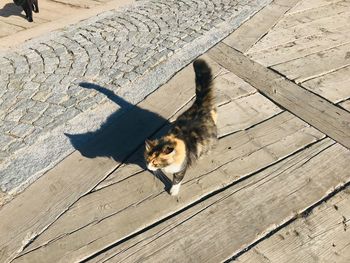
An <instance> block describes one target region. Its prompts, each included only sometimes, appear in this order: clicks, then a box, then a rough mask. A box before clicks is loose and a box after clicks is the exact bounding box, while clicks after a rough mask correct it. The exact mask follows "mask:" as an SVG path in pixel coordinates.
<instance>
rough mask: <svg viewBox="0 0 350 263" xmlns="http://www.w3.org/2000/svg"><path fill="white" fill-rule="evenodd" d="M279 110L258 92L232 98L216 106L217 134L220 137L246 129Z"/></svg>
mask: <svg viewBox="0 0 350 263" xmlns="http://www.w3.org/2000/svg"><path fill="white" fill-rule="evenodd" d="M281 111H282V110H281V109H280V108H279V107H278V106H276V104H274V103H273V102H271V101H270V100H268V99H266V98H265V97H264V96H262V95H261V94H258V93H256V94H253V95H250V96H248V97H243V98H240V99H237V100H234V101H232V102H230V103H227V104H225V105H222V106H221V107H219V108H218V134H219V136H220V137H221V136H224V135H227V134H230V133H232V132H237V131H240V130H244V129H247V128H249V127H250V126H252V125H254V124H256V123H259V122H261V121H263V120H265V119H268V118H271V117H272V116H274V115H276V114H277V113H280V112H281Z"/></svg>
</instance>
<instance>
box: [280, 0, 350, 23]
mask: <svg viewBox="0 0 350 263" xmlns="http://www.w3.org/2000/svg"><path fill="white" fill-rule="evenodd" d="M349 8H350V2H349V0H343V1H338V2H333V3H330V4H329V5H323V6H322V5H321V6H318V7H315V8H312V9H308V10H305V11H303V12H298V13H294V14H288V15H284V16H283V18H282V19H281V20H280V21H279V22H278V23H277V24H276V26H275V27H274V30H278V29H280V28H289V27H293V26H297V25H300V24H304V23H309V22H312V21H315V20H318V19H323V18H326V17H330V16H335V15H338V14H341V13H344V12H347V11H349V10H350V9H349Z"/></svg>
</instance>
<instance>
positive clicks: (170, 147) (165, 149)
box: [163, 146, 174, 155]
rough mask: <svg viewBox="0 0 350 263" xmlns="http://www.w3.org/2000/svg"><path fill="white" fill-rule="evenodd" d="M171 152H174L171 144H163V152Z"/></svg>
mask: <svg viewBox="0 0 350 263" xmlns="http://www.w3.org/2000/svg"><path fill="white" fill-rule="evenodd" d="M172 152H174V147H172V146H165V148H164V149H163V153H164V154H166V155H168V154H171V153H172Z"/></svg>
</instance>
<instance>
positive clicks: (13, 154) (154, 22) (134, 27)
mask: <svg viewBox="0 0 350 263" xmlns="http://www.w3.org/2000/svg"><path fill="white" fill-rule="evenodd" d="M268 2H270V1H268V0H261V1H249V0H242V1H237V0H236V1H227V0H211V1H208V0H182V1H179V0H167V1H163V0H150V1H137V2H136V4H135V5H134V6H129V7H126V8H124V9H121V10H115V11H109V12H106V13H103V14H102V15H100V16H98V17H95V18H91V19H89V20H87V21H83V22H81V23H79V24H77V25H74V26H71V27H68V28H66V29H65V30H63V31H62V32H58V33H52V34H50V35H48V36H45V37H42V38H40V39H37V40H33V41H30V42H28V43H27V44H25V45H23V46H22V47H21V48H20V49H18V50H16V51H12V52H7V53H3V54H0V187H1V190H2V191H3V192H9V191H11V190H13V189H15V188H18V186H19V185H21V184H23V183H24V182H25V181H27V182H29V181H30V180H34V179H33V178H37V177H38V175H39V174H40V173H42V172H43V171H44V170H45V169H47V168H48V167H49V166H50V165H51V164H53V163H55V161H56V162H57V160H59V159H62V158H63V157H64V156H65V155H67V154H68V153H69V152H71V151H72V150H73V149H72V147H69V141H68V140H67V139H65V140H64V139H62V138H64V136H63V137H62V135H63V132H64V131H67V130H69V127H68V126H67V123H72V120H77V122H79V121H80V122H81V121H82V120H83V113H84V112H87V111H89V112H93V111H94V109H98V108H99V109H103V107H102V108H100V107H101V106H103V105H106V103H108V102H107V101H108V99H107V98H105V96H104V94H101V93H98V92H97V91H96V90H93V89H85V88H83V87H81V86H79V83H81V82H92V83H96V84H98V85H101V86H104V87H108V88H109V89H111V90H112V91H113V92H115V93H116V94H118V95H120V96H121V97H123V98H124V99H127V100H128V101H131V102H132V103H137V102H138V101H140V100H142V99H143V98H144V97H145V96H146V95H147V94H148V93H150V92H152V91H153V90H154V89H155V88H157V87H158V86H159V85H160V84H162V83H161V82H164V81H166V79H168V78H169V77H170V76H171V75H172V74H174V73H175V72H176V71H177V70H179V69H180V68H181V67H183V66H185V65H186V64H187V63H189V62H190V61H191V60H192V59H193V58H194V57H196V56H198V55H200V54H201V53H203V52H204V51H205V50H206V49H208V48H210V47H211V46H212V45H214V44H215V43H217V42H218V41H219V40H221V39H222V38H223V37H225V36H226V35H227V34H229V33H230V32H231V31H232V30H234V29H235V28H236V27H237V26H238V25H239V24H240V23H242V21H243V20H245V19H247V18H249V17H250V16H251V15H252V14H254V13H255V12H256V11H258V10H260V9H261V7H263V6H265V5H266V4H267V3H268ZM171 61H173V62H171ZM174 61H177V62H176V63H175V62H174ZM169 63H170V64H171V63H173V65H175V64H176V68H174V67H173V68H171V65H170V64H169ZM174 63H175V64H174ZM169 65H170V66H169ZM169 67H170V68H169ZM152 72H153V73H152ZM152 74H153V75H152ZM158 75H164V76H161V78H159V76H158ZM144 76H148V77H147V78H148V79H151V80H152V78H153V79H154V78H155V79H156V80H153V82H152V81H151V82H152V83H151V82H150V80H149V83H151V84H149V85H147V86H145V84H144V83H147V81H146V82H144V80H142V82H140V79H142V78H143V77H144ZM152 76H153V77H152ZM137 81H139V83H140V85H138V86H137V85H134V83H137ZM141 84H144V85H141ZM126 87H127V88H126ZM115 109H116V108H115V107H114V108H113V110H115ZM97 112H98V111H97ZM100 112H101V111H100ZM106 114H108V110H107V111H106ZM80 116H82V117H81V118H80ZM105 117H107V116H104V117H103V118H102V117H101V119H99V120H97V119H96V120H93V121H96V122H95V124H94V125H97V124H98V125H99V124H100V123H99V122H103V120H104V118H105ZM90 120H91V115H90ZM80 125H81V130H84V129H85V130H86V129H90V128H96V127H95V126H93V125H92V126H89V125H87V126H86V127H84V122H83V123H82V124H80ZM58 127H64V128H62V129H58ZM97 127H98V126H97ZM55 129H58V131H59V132H56V133H55V132H54V131H55ZM78 130H79V129H78ZM62 131H63V132H62ZM58 134H59V135H58ZM59 136H61V137H62V138H61V137H59ZM40 138H45V142H46V143H48V140H49V139H50V140H51V141H55V143H56V144H51V145H50V146H47V147H46V148H45V147H44V148H43V147H42V146H43V144H42V143H43V142H44V141H43V139H40ZM40 140H41V144H37V143H39V141H40ZM60 140H63V141H60ZM36 144H37V146H36V147H37V148H35V147H34V145H36ZM62 145H68V146H67V147H66V148H64V147H63V146H62ZM55 147H57V148H60V149H61V150H59V151H58V153H57V154H54V153H52V152H51V150H52V149H53V148H55ZM62 147H63V148H62ZM39 149H42V152H40V151H39ZM51 155H52V157H50V156H51ZM28 180H29V181H28Z"/></svg>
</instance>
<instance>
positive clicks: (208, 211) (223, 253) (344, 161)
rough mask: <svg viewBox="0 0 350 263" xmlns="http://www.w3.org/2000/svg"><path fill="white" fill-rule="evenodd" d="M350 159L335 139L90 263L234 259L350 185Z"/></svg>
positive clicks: (316, 146) (183, 213)
mask: <svg viewBox="0 0 350 263" xmlns="http://www.w3.org/2000/svg"><path fill="white" fill-rule="evenodd" d="M349 156H350V155H349V151H348V150H347V149H346V148H344V147H343V146H341V145H339V144H335V143H334V142H333V141H331V140H330V139H325V140H323V141H321V142H318V143H315V144H314V145H312V146H311V147H308V148H306V149H304V150H302V151H300V152H298V153H295V154H293V155H291V156H289V157H287V158H286V159H284V160H282V161H280V162H278V163H276V164H274V165H272V166H270V167H268V168H267V169H264V170H263V171H261V172H259V173H257V174H255V175H254V176H252V177H249V178H247V179H246V180H244V181H241V182H239V183H238V184H235V185H232V186H231V187H229V188H227V189H225V190H224V191H222V192H220V193H218V194H216V195H214V196H211V197H210V198H208V199H205V200H204V201H203V202H201V203H199V204H196V206H193V207H191V208H190V209H188V210H186V211H184V212H182V213H181V214H178V215H176V216H175V217H173V218H171V219H169V220H167V221H165V222H161V223H160V224H159V225H157V226H155V227H153V228H151V229H147V230H146V231H145V232H143V233H140V234H139V235H137V236H135V237H132V238H131V239H129V240H126V241H125V242H123V243H121V244H117V245H116V246H115V247H112V248H111V249H110V250H107V251H104V252H103V253H101V254H100V255H97V256H96V257H95V258H92V259H91V262H140V261H142V262H169V261H170V260H171V261H172V262H188V261H193V262H220V261H223V260H226V259H228V258H231V257H232V256H233V255H236V254H239V253H240V252H242V251H244V250H245V249H246V248H247V247H249V246H250V245H251V244H254V243H255V242H257V241H258V240H262V239H264V238H265V237H266V236H268V235H269V234H270V233H271V232H273V231H274V230H275V229H276V228H278V227H279V226H283V225H284V224H285V223H287V222H289V221H291V220H293V219H295V218H297V217H298V215H299V214H302V213H303V212H304V211H307V209H309V207H312V206H313V205H314V204H317V203H319V202H320V200H323V199H325V198H327V197H328V195H329V193H331V192H333V191H334V190H335V189H338V188H340V187H343V186H344V185H345V184H346V183H349V181H350V177H349V176H350V175H349V174H348V173H345V171H347V170H348V169H349V163H348V158H349ZM257 193H258V194H257ZM213 251H215V253H213Z"/></svg>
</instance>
